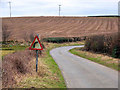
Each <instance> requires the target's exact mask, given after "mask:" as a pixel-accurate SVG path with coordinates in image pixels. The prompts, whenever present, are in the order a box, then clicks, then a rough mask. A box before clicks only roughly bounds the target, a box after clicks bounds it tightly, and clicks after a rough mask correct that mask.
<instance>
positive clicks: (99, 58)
mask: <svg viewBox="0 0 120 90" xmlns="http://www.w3.org/2000/svg"><path fill="white" fill-rule="evenodd" d="M69 52H71V53H72V54H75V55H77V56H80V57H82V58H86V59H88V60H91V61H93V62H96V63H99V64H102V65H105V66H107V67H110V68H112V69H115V70H119V68H118V60H119V59H116V58H112V57H109V56H107V55H102V54H96V53H92V52H88V51H82V48H74V49H71V50H70V51H69Z"/></svg>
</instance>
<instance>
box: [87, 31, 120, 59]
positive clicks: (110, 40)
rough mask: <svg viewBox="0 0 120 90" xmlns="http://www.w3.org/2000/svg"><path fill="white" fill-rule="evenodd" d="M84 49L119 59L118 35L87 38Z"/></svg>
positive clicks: (119, 40) (119, 41)
mask: <svg viewBox="0 0 120 90" xmlns="http://www.w3.org/2000/svg"><path fill="white" fill-rule="evenodd" d="M85 49H86V50H87V51H94V52H100V53H107V54H109V55H111V56H112V57H115V58H120V37H119V35H118V33H114V34H110V35H95V36H90V37H87V38H86V43H85Z"/></svg>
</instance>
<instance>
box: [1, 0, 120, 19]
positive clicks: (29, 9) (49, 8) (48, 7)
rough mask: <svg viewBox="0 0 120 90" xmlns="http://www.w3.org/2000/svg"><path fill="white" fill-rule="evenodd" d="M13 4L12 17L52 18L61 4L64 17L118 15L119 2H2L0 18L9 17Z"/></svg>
mask: <svg viewBox="0 0 120 90" xmlns="http://www.w3.org/2000/svg"><path fill="white" fill-rule="evenodd" d="M9 1H11V2H12V16H41V15H42V16H50V15H53V16H54V15H58V5H59V4H61V5H62V6H61V14H62V15H64V16H65V15H74V16H76V15H77V16H81V15H96V14H98V15H99V14H101V15H102V14H106V15H108V14H117V13H118V1H119V0H2V1H1V5H0V9H1V10H2V13H0V16H2V17H3V16H9V4H8V2H9Z"/></svg>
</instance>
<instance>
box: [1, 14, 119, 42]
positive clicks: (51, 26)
mask: <svg viewBox="0 0 120 90" xmlns="http://www.w3.org/2000/svg"><path fill="white" fill-rule="evenodd" d="M2 26H3V27H4V26H5V27H7V29H8V31H10V32H11V33H10V36H9V40H17V41H21V40H23V41H24V39H25V38H28V40H29V39H30V35H31V34H39V35H40V36H41V38H44V37H81V36H88V35H93V34H104V33H108V34H109V33H113V32H118V18H117V17H42V16H41V17H12V18H3V19H2Z"/></svg>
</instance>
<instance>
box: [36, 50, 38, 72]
mask: <svg viewBox="0 0 120 90" xmlns="http://www.w3.org/2000/svg"><path fill="white" fill-rule="evenodd" d="M37 68H38V50H36V72H37Z"/></svg>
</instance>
